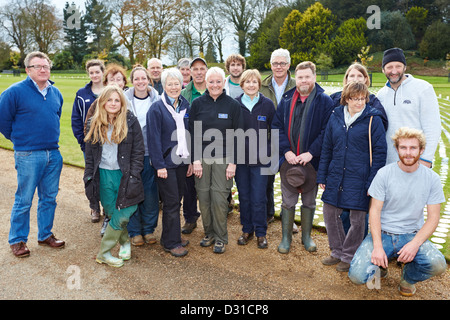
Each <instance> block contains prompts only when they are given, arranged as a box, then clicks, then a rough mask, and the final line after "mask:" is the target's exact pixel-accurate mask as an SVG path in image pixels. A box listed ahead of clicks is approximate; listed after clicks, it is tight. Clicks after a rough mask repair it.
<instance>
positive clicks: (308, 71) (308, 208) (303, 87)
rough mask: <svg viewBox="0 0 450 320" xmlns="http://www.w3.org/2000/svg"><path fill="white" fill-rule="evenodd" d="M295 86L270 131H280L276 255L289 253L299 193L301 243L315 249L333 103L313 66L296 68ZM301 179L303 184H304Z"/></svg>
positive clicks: (307, 65) (281, 104)
mask: <svg viewBox="0 0 450 320" xmlns="http://www.w3.org/2000/svg"><path fill="white" fill-rule="evenodd" d="M295 83H296V86H295V87H294V88H292V89H290V90H288V91H287V92H285V93H284V94H283V95H282V98H281V101H280V103H279V104H278V108H277V112H276V115H275V117H274V119H273V121H272V130H274V129H278V130H279V150H280V157H281V159H280V165H281V167H280V178H281V193H282V205H281V221H282V223H281V225H282V240H281V243H280V245H279V246H278V252H280V253H288V252H289V249H290V246H291V242H292V229H293V223H294V216H295V206H296V204H297V202H298V197H299V194H301V199H302V206H301V208H300V214H301V216H300V218H301V227H302V243H303V245H304V247H305V249H306V250H307V251H308V252H313V251H316V250H317V247H316V244H315V243H314V241H313V240H312V238H311V230H312V223H313V219H314V211H315V209H316V197H317V182H316V171H317V169H318V166H319V159H320V154H321V151H322V141H323V135H324V132H325V128H326V125H327V123H328V119H329V118H330V115H331V112H332V110H333V101H332V100H331V98H330V97H329V96H328V95H327V94H325V92H324V90H323V88H322V87H320V86H319V85H318V84H317V83H316V66H315V65H314V63H312V62H310V61H305V62H302V63H300V64H298V65H297V67H296V69H295ZM303 180H304V181H303Z"/></svg>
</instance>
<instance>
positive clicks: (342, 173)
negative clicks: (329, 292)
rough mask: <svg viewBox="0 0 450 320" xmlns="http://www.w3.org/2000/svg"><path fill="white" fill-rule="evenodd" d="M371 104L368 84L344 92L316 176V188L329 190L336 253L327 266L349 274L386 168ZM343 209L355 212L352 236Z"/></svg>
mask: <svg viewBox="0 0 450 320" xmlns="http://www.w3.org/2000/svg"><path fill="white" fill-rule="evenodd" d="M368 102H369V91H368V89H367V86H366V85H365V84H363V83H360V82H350V83H348V84H347V85H346V86H345V87H344V90H343V92H342V97H341V106H339V107H337V108H335V109H334V111H333V113H332V114H331V116H330V119H329V122H328V125H327V129H326V131H325V136H324V140H323V146H322V154H321V157H320V163H319V170H318V173H317V183H318V184H319V185H320V187H321V188H322V189H324V192H323V195H322V201H323V202H324V205H323V215H324V221H325V225H326V228H327V234H328V242H329V245H330V248H331V256H330V257H328V258H326V259H324V260H323V261H322V263H323V264H325V265H334V264H338V266H337V268H336V269H337V270H338V271H348V268H349V266H350V262H351V260H352V258H353V255H354V253H355V252H356V249H357V248H358V247H359V245H360V244H361V242H362V240H363V238H364V231H365V215H366V213H367V211H368V209H369V200H370V197H369V196H368V194H367V190H368V189H369V186H370V183H371V182H372V180H373V178H374V177H375V174H376V173H377V171H378V170H379V169H380V168H381V167H383V166H384V165H385V163H386V148H387V147H386V135H385V130H384V126H383V121H382V115H381V113H380V111H379V110H376V109H375V108H373V107H371V106H370V105H369V104H368ZM369 141H370V142H369ZM370 146H371V148H370ZM344 209H347V210H349V211H350V222H351V226H350V229H349V230H348V233H347V234H345V232H344V228H343V224H342V220H341V219H340V215H341V213H342V211H343V210H344Z"/></svg>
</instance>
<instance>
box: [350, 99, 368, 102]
mask: <svg viewBox="0 0 450 320" xmlns="http://www.w3.org/2000/svg"><path fill="white" fill-rule="evenodd" d="M349 100H352V101H357V102H363V101H366V98H349Z"/></svg>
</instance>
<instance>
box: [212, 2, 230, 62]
mask: <svg viewBox="0 0 450 320" xmlns="http://www.w3.org/2000/svg"><path fill="white" fill-rule="evenodd" d="M207 8H208V11H207V13H208V15H207V21H208V25H209V26H210V27H209V29H210V33H211V39H212V41H213V44H214V46H215V48H216V49H217V52H218V54H219V57H218V58H219V62H224V59H223V43H224V41H225V38H226V37H227V28H226V25H225V24H224V23H223V18H224V17H223V15H221V14H220V10H219V9H220V7H219V6H218V4H217V3H216V2H215V1H212V0H209V1H208V5H207Z"/></svg>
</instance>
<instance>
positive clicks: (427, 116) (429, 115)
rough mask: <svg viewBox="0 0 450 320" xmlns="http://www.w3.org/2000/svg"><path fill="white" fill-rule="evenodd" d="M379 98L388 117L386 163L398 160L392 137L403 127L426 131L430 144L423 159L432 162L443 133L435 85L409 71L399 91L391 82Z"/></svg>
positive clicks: (381, 90) (381, 91)
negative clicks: (415, 76) (393, 87)
mask: <svg viewBox="0 0 450 320" xmlns="http://www.w3.org/2000/svg"><path fill="white" fill-rule="evenodd" d="M377 98H378V99H379V100H380V102H381V104H382V105H383V106H384V110H386V114H387V117H388V120H389V127H388V130H387V131H386V143H387V146H388V151H387V160H386V164H389V163H392V162H396V161H398V154H397V150H396V149H395V147H394V144H393V142H392V139H391V137H392V136H393V135H394V133H395V131H397V130H398V129H399V128H400V127H409V128H415V129H419V130H422V131H423V133H424V134H425V138H426V139H427V145H426V147H425V151H424V153H423V154H422V157H421V159H422V160H425V161H428V162H432V161H433V158H434V153H435V152H436V148H437V146H438V143H439V138H440V136H441V118H440V114H439V104H438V100H437V97H436V93H435V92H434V89H433V86H432V85H431V84H429V83H428V82H426V81H424V80H421V79H417V78H414V77H413V76H412V75H410V74H407V75H406V79H405V80H403V81H402V83H401V84H400V86H399V87H398V88H397V90H394V89H392V87H391V86H390V84H389V81H388V82H387V83H386V85H385V86H384V87H383V88H381V89H380V91H378V94H377Z"/></svg>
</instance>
